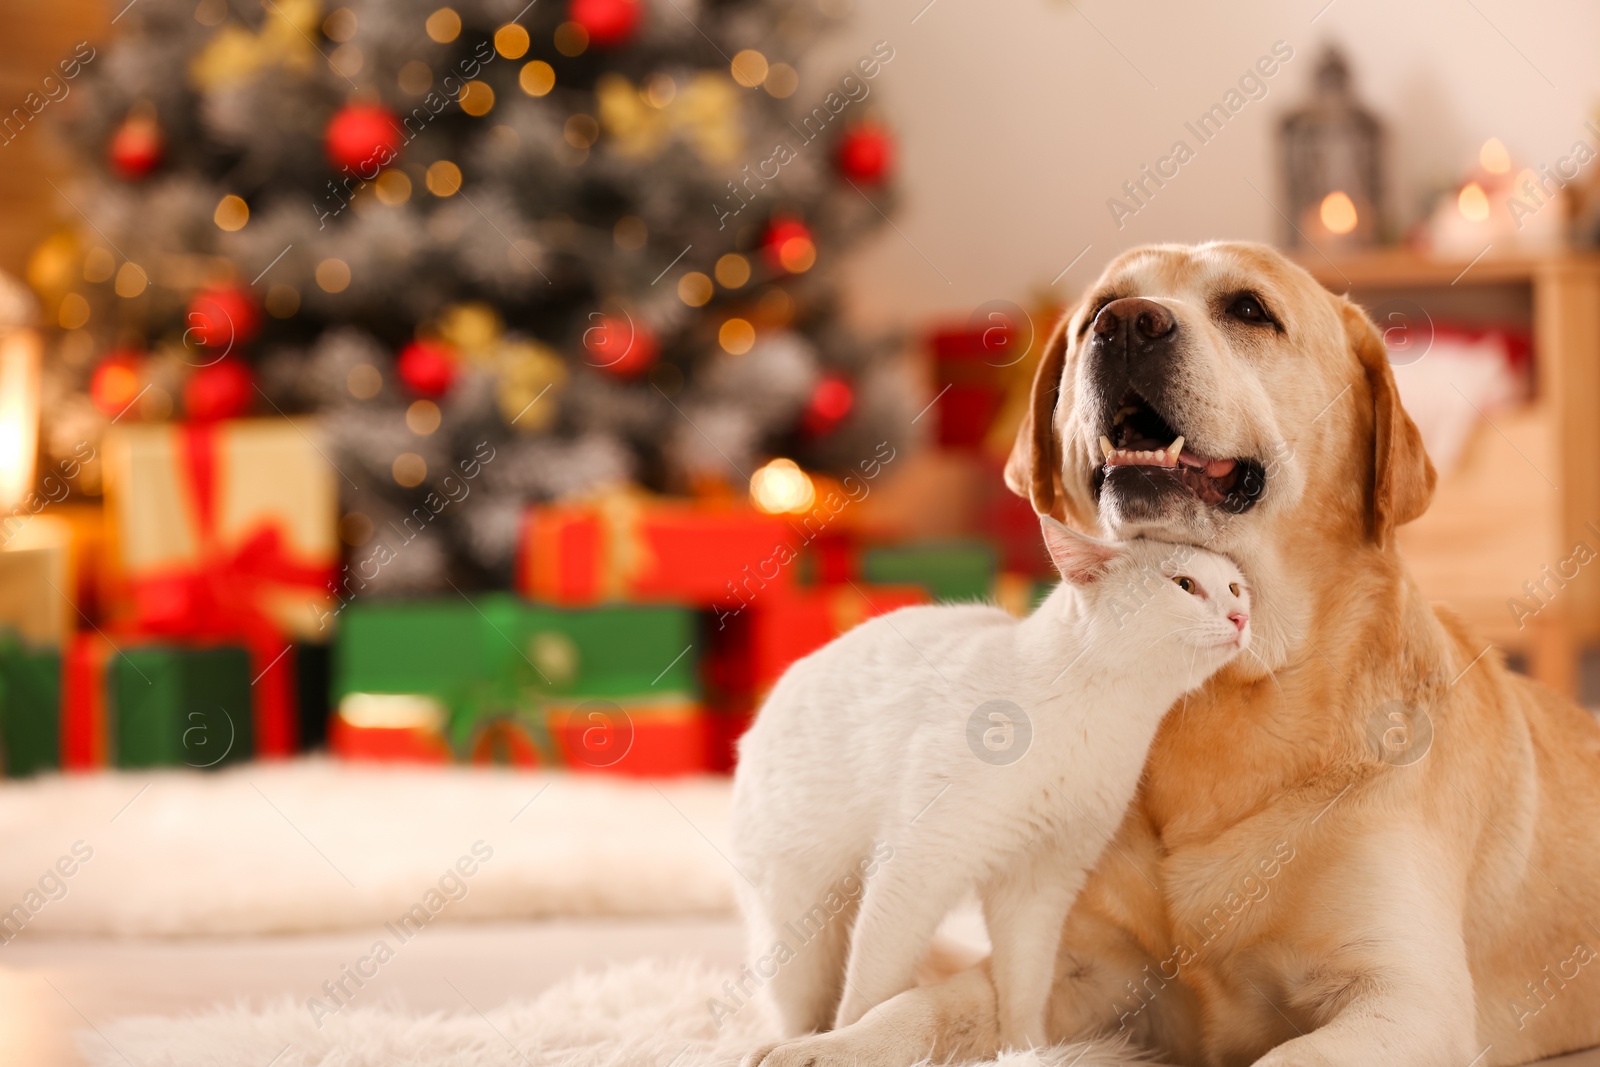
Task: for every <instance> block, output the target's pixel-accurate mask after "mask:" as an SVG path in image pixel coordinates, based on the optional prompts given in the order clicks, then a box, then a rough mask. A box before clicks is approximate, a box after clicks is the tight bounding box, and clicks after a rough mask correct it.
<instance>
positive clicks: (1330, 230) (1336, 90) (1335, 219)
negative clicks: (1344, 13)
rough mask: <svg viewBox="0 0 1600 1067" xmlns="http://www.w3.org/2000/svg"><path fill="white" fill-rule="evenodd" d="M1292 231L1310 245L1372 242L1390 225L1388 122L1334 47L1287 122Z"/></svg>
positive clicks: (1294, 238) (1294, 240) (1291, 238)
mask: <svg viewBox="0 0 1600 1067" xmlns="http://www.w3.org/2000/svg"><path fill="white" fill-rule="evenodd" d="M1279 139H1280V141H1281V146H1280V150H1281V152H1282V161H1283V173H1284V186H1285V187H1286V189H1287V190H1288V194H1289V210H1288V216H1289V218H1290V219H1292V220H1293V222H1294V225H1293V227H1292V228H1291V232H1290V233H1289V234H1288V236H1287V239H1288V242H1289V243H1290V244H1293V245H1298V246H1300V247H1305V246H1306V245H1307V243H1308V242H1309V243H1312V244H1316V245H1319V246H1327V245H1333V246H1340V245H1345V246H1357V245H1370V244H1372V243H1374V242H1375V241H1376V239H1377V236H1378V234H1379V233H1381V232H1382V228H1383V217H1384V214H1383V127H1382V125H1381V124H1380V123H1379V122H1378V119H1377V118H1376V116H1374V115H1373V114H1372V112H1370V111H1368V110H1367V109H1366V108H1364V107H1362V106H1361V105H1360V103H1358V102H1357V100H1356V97H1355V93H1354V91H1353V90H1352V88H1351V86H1350V65H1349V64H1348V63H1347V62H1345V58H1344V55H1343V53H1341V52H1340V51H1339V50H1338V49H1337V48H1333V47H1331V46H1330V47H1329V48H1328V49H1327V50H1325V51H1324V52H1323V54H1322V58H1321V60H1320V61H1319V62H1318V64H1317V74H1316V85H1315V89H1314V91H1313V93H1312V97H1311V99H1310V100H1309V101H1308V102H1307V103H1306V104H1305V105H1304V106H1303V107H1301V108H1298V109H1297V110H1295V111H1293V112H1291V113H1290V114H1289V115H1288V117H1286V118H1285V119H1284V120H1283V125H1282V127H1281V128H1280V130H1279Z"/></svg>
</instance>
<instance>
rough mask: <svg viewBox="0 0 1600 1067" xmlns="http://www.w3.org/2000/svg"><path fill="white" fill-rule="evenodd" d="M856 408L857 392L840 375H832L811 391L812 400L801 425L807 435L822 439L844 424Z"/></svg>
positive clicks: (807, 403)
mask: <svg viewBox="0 0 1600 1067" xmlns="http://www.w3.org/2000/svg"><path fill="white" fill-rule="evenodd" d="M855 406H856V391H855V390H854V389H852V388H851V387H850V383H849V382H848V381H846V380H845V379H843V378H841V377H839V376H838V375H832V374H830V375H828V376H827V377H825V378H823V379H822V380H821V381H820V382H818V383H817V387H816V388H815V389H813V390H812V391H811V399H810V400H808V401H807V402H806V410H805V414H804V415H802V416H801V418H800V424H801V425H802V426H803V427H805V431H806V433H808V434H811V435H812V436H813V437H821V436H822V435H823V434H825V433H830V432H832V431H833V429H834V427H836V426H838V425H839V423H841V422H843V421H844V417H845V416H846V415H848V414H850V409H851V408H853V407H855Z"/></svg>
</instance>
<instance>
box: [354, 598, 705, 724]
mask: <svg viewBox="0 0 1600 1067" xmlns="http://www.w3.org/2000/svg"><path fill="white" fill-rule="evenodd" d="M699 632H700V620H699V617H698V616H697V615H696V613H695V612H693V611H690V610H688V609H686V608H675V607H665V606H643V605H639V606H620V605H619V606H608V607H599V608H584V609H563V608H554V607H548V606H544V605H538V604H530V603H528V602H526V601H524V600H521V599H520V598H518V597H515V596H512V595H509V594H489V595H486V596H480V597H475V598H473V599H472V600H471V601H468V600H466V599H464V598H459V597H458V598H456V599H453V600H417V601H389V602H385V601H370V602H357V603H354V604H352V605H351V606H350V607H349V608H348V609H346V611H345V612H344V615H343V617H342V624H341V627H340V631H339V636H338V640H337V642H336V645H335V653H334V660H335V663H334V674H335V680H334V692H335V694H336V695H338V696H343V695H344V694H346V693H352V692H371V693H426V694H429V695H431V696H433V697H435V698H436V699H438V700H440V701H441V702H442V703H443V704H444V705H445V706H446V707H448V708H450V709H451V711H452V713H459V712H462V711H465V710H470V709H473V708H478V709H479V710H481V711H483V712H484V713H487V712H489V711H492V710H493V709H492V708H491V707H489V706H487V705H485V703H484V702H485V700H488V701H489V703H491V704H492V703H494V702H496V701H498V702H500V703H505V704H509V705H510V706H511V707H517V706H528V701H527V700H524V699H522V698H521V697H520V696H518V694H521V693H523V692H526V693H528V694H529V695H530V696H539V695H551V694H554V695H583V696H589V697H603V696H615V695H621V694H632V693H640V692H649V691H650V690H652V689H655V690H658V691H661V692H678V691H691V692H692V691H693V690H694V688H695V684H696V667H697V665H698V663H699V656H698V655H697V654H696V651H695V650H696V646H698V645H699V644H700V643H701V640H700V636H699ZM480 705H482V706H481V707H480Z"/></svg>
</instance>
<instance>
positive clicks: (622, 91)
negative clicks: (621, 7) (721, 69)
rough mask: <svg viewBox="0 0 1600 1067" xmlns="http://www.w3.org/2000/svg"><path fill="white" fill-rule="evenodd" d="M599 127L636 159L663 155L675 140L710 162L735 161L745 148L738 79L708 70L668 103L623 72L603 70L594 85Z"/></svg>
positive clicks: (678, 91)
mask: <svg viewBox="0 0 1600 1067" xmlns="http://www.w3.org/2000/svg"><path fill="white" fill-rule="evenodd" d="M595 97H596V98H597V99H598V101H599V104H600V126H601V128H602V129H603V130H604V131H605V132H606V135H607V136H608V137H609V138H610V139H611V141H612V142H613V143H614V144H615V145H616V150H617V152H618V153H619V154H621V155H623V156H625V157H627V158H630V159H636V160H641V159H642V160H650V159H654V158H656V157H657V156H659V155H660V154H661V153H662V151H663V150H664V149H665V148H666V147H667V144H668V143H669V142H670V141H672V140H673V139H677V140H681V141H683V142H685V143H687V144H688V145H690V146H691V147H692V148H694V150H695V152H696V153H697V154H698V155H699V156H700V158H701V159H702V160H704V161H705V162H707V163H731V162H733V161H734V160H735V159H736V158H738V156H739V155H740V154H741V152H742V151H743V149H744V137H743V134H742V132H741V128H740V124H739V95H738V90H737V89H736V88H735V87H734V85H733V82H732V81H731V80H729V79H728V78H726V77H724V76H722V75H720V74H712V73H709V72H703V73H700V74H696V75H695V76H694V77H693V78H691V79H689V81H688V83H687V84H686V85H684V86H682V87H681V88H680V89H678V90H677V92H675V93H673V95H672V96H671V98H670V99H669V100H667V101H666V102H665V103H662V104H656V103H653V100H659V99H660V95H659V94H654V95H652V94H647V93H646V92H644V91H642V90H640V89H639V88H636V87H635V86H634V84H633V83H632V82H630V81H629V80H628V79H627V78H625V77H623V76H622V75H620V74H606V75H603V76H602V77H601V78H600V80H599V82H597V83H596V85H595Z"/></svg>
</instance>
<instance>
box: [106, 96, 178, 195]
mask: <svg viewBox="0 0 1600 1067" xmlns="http://www.w3.org/2000/svg"><path fill="white" fill-rule="evenodd" d="M166 148H167V139H166V136H165V135H164V134H163V133H162V132H161V124H160V123H158V122H156V120H155V116H154V115H150V114H147V113H145V112H142V111H135V112H133V113H132V114H130V115H129V116H128V117H127V118H125V119H123V120H122V124H121V125H120V126H118V127H117V128H116V130H115V131H114V132H113V133H112V134H111V141H110V143H108V144H107V145H106V158H107V160H109V161H110V163H111V169H112V170H113V171H115V172H116V174H117V177H119V178H122V179H123V180H124V181H130V182H132V181H138V180H139V179H140V178H143V177H144V176H145V175H147V174H149V173H150V172H151V171H153V170H155V169H156V168H157V167H158V166H160V165H161V160H162V157H163V156H165V155H166Z"/></svg>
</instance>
